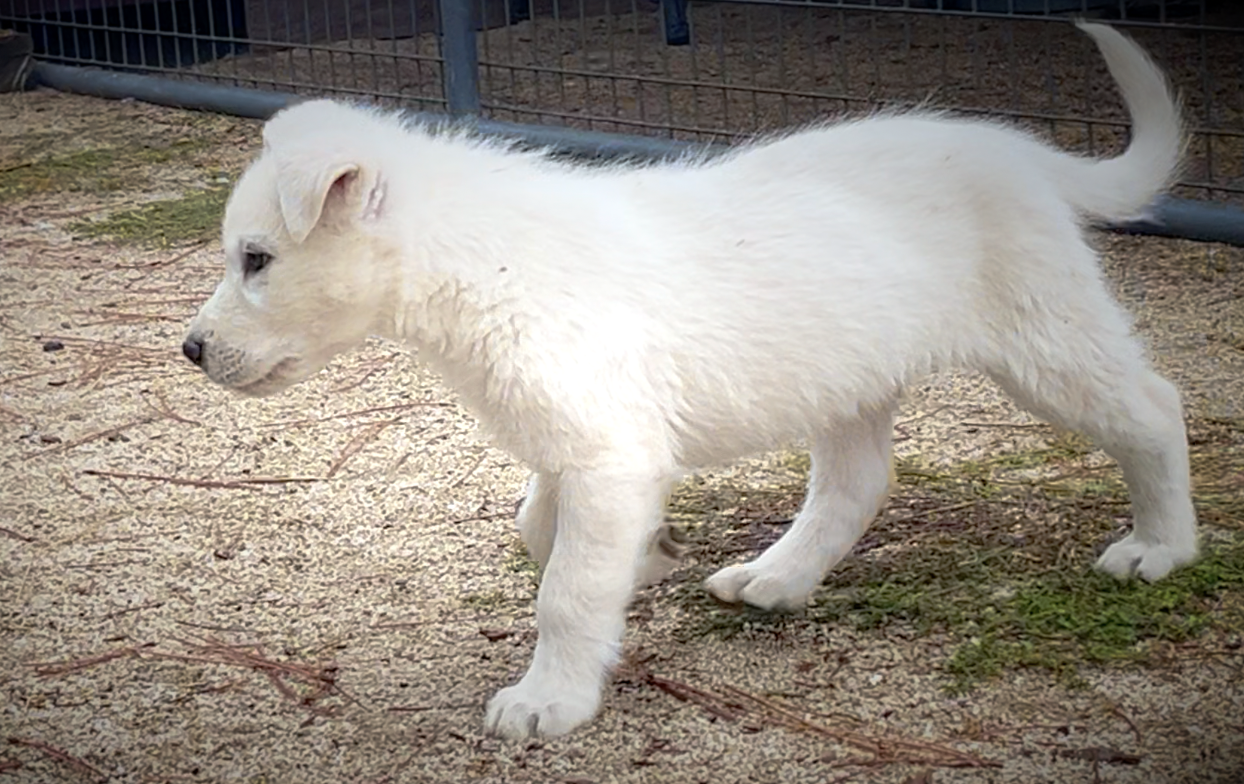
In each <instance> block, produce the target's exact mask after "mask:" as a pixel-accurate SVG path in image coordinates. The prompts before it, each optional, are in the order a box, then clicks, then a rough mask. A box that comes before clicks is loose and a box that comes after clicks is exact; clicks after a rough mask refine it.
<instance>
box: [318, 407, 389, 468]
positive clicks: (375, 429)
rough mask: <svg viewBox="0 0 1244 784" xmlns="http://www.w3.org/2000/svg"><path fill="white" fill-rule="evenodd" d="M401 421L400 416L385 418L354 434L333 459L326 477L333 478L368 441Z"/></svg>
mask: <svg viewBox="0 0 1244 784" xmlns="http://www.w3.org/2000/svg"><path fill="white" fill-rule="evenodd" d="M400 421H401V419H400V418H398V417H394V418H393V419H383V420H381V421H379V422H372V423H371V424H369V425H368V426H367V427H366V429H364V430H363V432H361V433H359V434H358V435H356V436H354V438H351V439H350V440H349V441H348V442H347V443H346V445H345V447H344V448H342V450H341V452H340V453H338V455H337V457H336V459H334V460H333V463H332V465H330V466H329V467H328V472H327V473H326V474H325V475H324V478H325V479H332V478H333V477H334V476H336V475H337V472H338V471H340V470H341V467H342V466H343V465H345V464H346V461H347V460H349V459H350V458H351V457H354V456H355V455H356V454H358V452H359V450H361V449H362V448H363V447H364V446H366V445H367V444H368V442H370V441H374V440H375V439H376V438H377V437H378V436H379V435H380V434H381V433H382V432H383V431H384V430H385V428H388V427H391V426H393V425H396V424H397V423H398V422H400Z"/></svg>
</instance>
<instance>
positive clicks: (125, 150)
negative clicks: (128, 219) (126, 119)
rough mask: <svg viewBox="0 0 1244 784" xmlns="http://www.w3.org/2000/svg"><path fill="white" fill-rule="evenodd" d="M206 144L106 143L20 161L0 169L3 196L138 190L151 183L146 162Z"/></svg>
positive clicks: (166, 158)
mask: <svg viewBox="0 0 1244 784" xmlns="http://www.w3.org/2000/svg"><path fill="white" fill-rule="evenodd" d="M205 146H206V141H205V140H202V139H179V140H176V141H174V142H172V143H170V144H168V145H164V146H150V145H141V144H140V145H135V146H133V147H103V148H96V149H88V150H80V151H77V152H72V153H67V154H64V155H55V156H49V157H46V158H40V159H37V160H24V161H18V162H16V163H13V164H9V165H7V166H5V167H4V168H3V169H0V199H5V200H9V199H18V198H23V197H28V196H32V195H37V194H41V193H110V192H117V191H125V190H137V189H140V188H143V187H145V186H147V185H149V184H150V183H151V177H150V174H149V170H148V169H147V166H149V165H152V164H160V163H167V162H169V161H173V160H178V159H180V158H184V157H186V156H188V155H191V154H193V153H197V152H198V151H199V150H201V149H203V148H204V147H205Z"/></svg>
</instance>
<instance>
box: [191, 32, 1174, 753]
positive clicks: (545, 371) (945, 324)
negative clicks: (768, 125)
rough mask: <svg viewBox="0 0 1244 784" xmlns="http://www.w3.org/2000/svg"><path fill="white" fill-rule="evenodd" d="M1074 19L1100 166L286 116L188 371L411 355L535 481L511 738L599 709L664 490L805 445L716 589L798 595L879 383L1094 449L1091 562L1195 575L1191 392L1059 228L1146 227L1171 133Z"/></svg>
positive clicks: (913, 136) (962, 128)
mask: <svg viewBox="0 0 1244 784" xmlns="http://www.w3.org/2000/svg"><path fill="white" fill-rule="evenodd" d="M1081 27H1082V29H1083V30H1084V31H1085V32H1086V33H1088V34H1089V35H1090V36H1091V37H1092V38H1093V39H1094V40H1095V41H1096V43H1097V45H1098V47H1099V48H1100V50H1101V52H1102V54H1103V55H1104V56H1105V59H1106V62H1107V63H1108V65H1109V68H1110V72H1111V73H1112V74H1113V76H1114V78H1115V79H1116V81H1117V82H1118V84H1119V87H1120V88H1121V91H1122V93H1123V96H1124V98H1125V100H1126V103H1127V106H1128V109H1129V110H1130V111H1131V113H1132V117H1133V121H1134V126H1135V127H1134V135H1133V138H1132V141H1131V145H1130V147H1129V148H1128V149H1127V151H1126V152H1125V153H1124V154H1123V155H1121V156H1120V157H1117V158H1114V159H1111V160H1092V159H1086V158H1080V157H1074V156H1071V155H1068V154H1065V153H1062V152H1059V151H1057V150H1054V149H1051V148H1050V147H1048V146H1045V145H1044V144H1042V143H1041V142H1039V141H1038V140H1036V139H1034V138H1032V137H1031V136H1028V135H1026V134H1024V133H1021V132H1019V131H1017V130H1014V129H1010V128H1006V127H1000V126H999V125H998V124H995V123H989V122H983V121H978V120H966V119H954V118H951V117H946V116H942V115H938V114H928V113H917V114H906V115H890V116H886V115H883V116H875V117H870V118H867V119H863V120H859V121H856V122H849V123H843V124H840V125H833V126H824V127H814V128H810V129H805V130H801V131H799V132H796V133H792V134H790V135H787V136H784V137H781V138H777V139H771V140H766V141H762V142H759V143H756V144H753V145H750V146H746V147H743V148H741V149H738V150H736V151H734V152H731V153H729V154H727V155H723V156H721V157H715V158H711V159H708V158H706V159H697V160H683V161H679V162H674V163H667V164H660V165H651V166H614V167H604V168H600V167H596V168H589V167H582V166H575V165H569V164H566V163H562V162H558V161H555V160H551V159H550V158H549V157H548V156H547V155H545V154H543V153H530V152H522V151H518V150H516V149H513V148H511V147H508V146H506V145H501V144H498V143H495V142H488V141H485V140H481V139H479V138H474V137H472V136H471V135H469V134H466V133H455V132H444V131H439V132H438V131H434V130H430V129H427V128H420V127H409V126H408V125H407V124H405V123H404V122H403V121H402V119H401V118H400V117H397V116H392V115H385V114H381V113H379V112H377V111H374V110H367V109H364V108H359V107H354V106H347V105H343V104H340V103H334V102H329V101H310V102H307V103H303V104H300V105H297V106H294V107H292V108H290V109H287V110H285V111H283V112H281V113H280V114H278V115H277V116H275V117H274V118H273V119H272V120H271V121H270V122H269V123H268V124H267V125H266V127H265V128H264V149H263V152H262V154H261V155H260V156H259V157H258V159H257V160H256V161H255V162H254V163H253V164H252V165H251V166H250V168H249V169H248V170H247V172H246V173H245V175H244V176H243V177H242V178H241V180H240V181H239V182H238V184H237V188H236V190H235V191H234V193H233V196H232V199H231V200H230V202H229V206H228V209H227V213H226V216H225V220H224V248H225V253H226V256H227V263H226V271H225V277H224V281H223V282H222V283H221V284H220V286H219V288H218V289H217V290H216V292H215V294H214V295H213V296H212V297H211V299H210V300H209V301H208V302H207V304H206V305H204V307H203V309H202V311H201V312H200V313H199V314H198V316H197V318H195V320H194V323H193V325H192V326H191V327H190V332H189V336H188V337H187V339H186V342H185V345H184V351H185V353H186V354H187V356H188V357H190V358H191V359H192V360H193V361H195V362H196V363H198V364H199V365H201V366H202V368H203V370H204V371H206V373H207V375H208V376H209V377H210V378H211V379H212V380H213V381H215V382H217V383H219V384H222V385H224V386H226V387H229V388H231V389H234V390H236V391H238V392H241V393H245V394H249V395H267V394H272V393H275V392H278V391H280V390H282V389H284V388H286V387H288V386H290V385H292V384H294V383H297V382H298V381H300V380H302V379H305V378H307V377H308V376H310V375H311V374H313V373H315V372H317V371H319V370H320V369H321V368H323V367H324V366H325V365H326V363H328V362H329V360H330V359H331V358H332V357H333V356H334V355H336V354H338V353H339V352H342V351H345V350H346V349H349V348H351V347H354V346H357V345H358V344H359V343H360V342H362V341H363V340H364V338H365V337H366V336H368V335H369V334H372V335H379V336H386V337H389V338H393V339H396V340H401V341H405V342H407V343H409V344H411V345H413V346H415V347H417V348H418V351H419V356H420V357H422V358H423V359H424V360H426V361H427V362H428V363H430V364H431V365H432V366H433V367H434V368H435V369H436V370H437V371H439V372H440V373H441V374H442V375H443V377H444V379H445V380H446V382H447V383H448V384H450V385H452V386H453V387H454V388H455V389H456V390H457V391H458V392H459V393H460V394H461V396H462V398H463V400H464V401H465V402H466V404H467V405H468V406H469V408H470V410H471V411H472V412H473V413H474V414H475V415H477V416H478V417H479V419H480V420H481V422H482V423H483V425H484V426H486V427H487V428H488V429H490V430H491V432H492V434H493V435H494V436H495V438H496V439H497V440H498V442H499V443H500V445H501V446H503V447H504V448H506V449H508V450H510V451H511V452H512V453H513V454H514V455H516V456H517V457H519V458H521V459H522V460H524V461H526V462H527V463H528V464H529V465H530V466H532V467H533V468H534V469H535V474H534V478H533V480H532V483H531V486H530V488H529V491H528V495H527V499H526V501H525V502H524V504H523V506H522V508H521V510H520V512H519V516H518V525H519V528H520V530H521V533H522V536H523V540H524V541H525V542H526V544H527V546H528V548H529V549H530V551H531V554H532V556H533V557H534V558H535V559H536V560H537V561H539V562H540V564H542V566H543V569H544V571H543V579H542V583H541V586H540V593H539V600H538V623H539V629H540V635H539V642H538V644H537V645H536V650H535V656H534V659H533V661H532V663H531V667H530V669H529V670H528V672H527V674H526V675H525V676H524V677H523V678H522V680H521V681H519V683H517V684H516V685H514V686H511V687H509V688H506V689H503V690H501V691H500V692H499V693H498V694H497V695H496V696H495V697H494V698H493V699H492V701H491V702H490V704H489V706H488V709H487V719H486V721H487V728H488V729H489V730H490V731H491V732H494V733H497V734H500V735H502V736H506V737H523V736H527V735H535V734H543V735H559V734H561V733H565V732H567V731H569V730H571V729H573V728H574V727H576V726H578V725H581V724H583V723H584V722H586V721H588V720H589V719H590V718H591V717H592V716H593V714H594V713H595V711H596V710H597V707H598V705H599V702H600V693H601V688H602V684H603V681H604V679H605V678H606V677H607V675H608V673H609V670H610V667H611V666H612V665H613V664H614V663H615V662H616V660H617V657H618V649H619V644H620V640H621V638H622V634H623V623H624V618H625V610H626V607H627V603H628V602H629V600H630V598H631V596H632V591H633V589H634V587H635V586H636V584H637V583H638V582H642V581H643V580H645V579H652V578H655V577H658V576H660V574H661V573H662V570H663V569H666V568H668V566H669V564H668V562H667V561H668V559H667V558H666V557H665V556H663V555H662V553H661V549H662V548H660V547H658V546H657V545H658V544H661V543H662V542H661V534H660V533H659V529H660V526H661V521H662V506H663V503H664V501H665V498H666V494H667V492H668V491H669V489H670V487H671V483H672V482H673V481H674V480H675V478H676V477H677V476H678V475H679V474H680V473H681V472H682V471H684V470H689V469H694V468H696V467H702V466H705V465H707V464H713V463H720V462H722V461H726V460H730V459H735V458H737V457H739V456H743V455H746V454H748V453H755V452H757V451H760V450H766V449H770V448H772V447H775V446H779V445H783V444H787V443H790V442H791V441H792V440H795V439H800V438H805V437H806V438H808V439H809V440H810V443H811V451H812V477H811V483H810V487H809V489H808V496H807V500H806V501H805V503H804V506H803V509H802V511H801V512H800V513H799V516H798V518H797V519H796V520H795V522H794V524H793V526H792V527H791V529H790V531H788V532H787V533H786V535H785V536H784V537H782V539H781V540H780V541H779V542H777V543H776V544H775V545H773V546H772V547H771V548H769V550H768V551H767V552H765V553H764V554H763V555H761V556H760V557H759V558H757V559H756V560H754V561H750V562H748V563H745V564H741V565H737V566H730V567H728V568H726V569H723V570H721V571H720V572H718V573H717V574H715V575H713V576H712V578H711V579H710V580H709V581H708V589H709V590H710V591H712V592H713V593H714V594H715V595H716V596H718V597H720V598H721V599H723V600H725V601H729V602H737V601H742V602H747V603H748V604H751V605H755V606H757V607H761V608H778V607H800V606H802V605H803V604H804V603H805V601H806V599H807V598H808V595H809V593H810V592H811V591H812V590H813V589H814V587H815V586H816V585H817V584H818V583H819V582H820V581H821V580H822V578H823V577H824V576H825V574H826V572H827V571H828V570H829V569H830V568H831V567H833V566H834V564H835V563H837V562H838V561H839V559H841V558H842V557H843V556H844V555H845V554H846V553H847V552H848V551H849V550H850V549H851V546H852V544H853V543H854V542H855V541H856V540H857V539H858V538H859V537H860V535H861V533H862V532H863V531H864V530H865V528H866V526H867V525H868V524H869V521H870V520H871V518H872V517H873V516H874V515H875V514H876V512H877V509H878V507H879V506H880V505H881V504H882V503H883V501H884V498H885V495H886V493H887V489H888V488H887V486H888V481H887V469H888V467H889V462H890V449H891V430H892V423H893V416H894V411H895V406H896V401H897V399H898V397H899V394H900V391H901V390H902V388H903V386H904V385H905V384H908V383H910V382H912V381H913V380H915V379H918V378H919V377H921V376H922V375H924V374H926V373H928V372H930V371H932V370H935V369H939V368H950V367H966V368H973V369H978V370H981V371H984V372H985V373H987V374H989V375H990V376H991V377H992V378H993V379H994V380H996V381H997V382H998V383H999V384H1000V385H1001V386H1002V387H1003V388H1005V389H1006V390H1007V392H1008V393H1009V394H1011V395H1012V396H1014V398H1015V400H1016V401H1018V403H1019V404H1020V405H1022V406H1023V407H1025V408H1026V409H1028V410H1029V411H1032V412H1033V413H1035V414H1037V415H1039V416H1041V417H1043V418H1045V419H1047V420H1049V421H1051V422H1055V423H1057V424H1059V425H1062V426H1064V427H1067V428H1071V429H1076V430H1080V431H1082V432H1085V433H1087V434H1088V435H1090V436H1092V437H1093V438H1094V439H1096V441H1097V443H1098V444H1100V445H1101V446H1102V447H1103V448H1104V449H1105V450H1106V451H1107V452H1108V453H1109V454H1110V455H1111V456H1113V457H1114V458H1115V459H1116V460H1117V461H1118V462H1119V464H1120V465H1121V466H1122V468H1123V473H1124V476H1125V478H1126V480H1127V484H1128V487H1129V489H1130V491H1131V498H1132V504H1133V510H1134V519H1135V526H1134V530H1133V532H1132V533H1131V534H1130V535H1129V536H1127V537H1126V538H1125V539H1123V540H1122V541H1120V542H1118V543H1116V544H1114V545H1113V546H1111V547H1110V548H1109V549H1108V550H1106V552H1105V554H1104V555H1103V556H1102V557H1101V560H1100V561H1099V564H1098V565H1099V567H1100V568H1101V569H1104V570H1105V571H1107V572H1109V573H1111V574H1114V575H1117V576H1119V577H1128V576H1130V575H1133V574H1138V575H1139V576H1141V577H1143V578H1145V579H1148V580H1156V579H1158V578H1160V577H1162V576H1163V575H1165V574H1166V573H1167V572H1169V571H1170V570H1171V569H1172V568H1174V567H1176V566H1179V565H1181V564H1185V563H1188V562H1189V561H1191V560H1192V559H1193V558H1194V557H1195V555H1196V552H1197V535H1196V525H1195V518H1194V514H1193V509H1192V503H1191V499H1190V489H1189V470H1188V456H1187V445H1186V438H1185V433H1184V425H1183V416H1182V410H1181V404H1180V398H1179V394H1178V393H1177V391H1176V390H1175V388H1174V387H1173V386H1172V385H1171V384H1170V383H1168V382H1167V381H1165V380H1163V379H1162V378H1161V377H1159V376H1158V375H1156V374H1155V373H1154V371H1153V370H1152V369H1151V367H1150V365H1149V364H1148V362H1147V361H1146V359H1145V357H1144V353H1143V350H1142V348H1141V346H1140V344H1139V343H1138V342H1137V341H1136V340H1135V339H1134V338H1133V337H1132V336H1131V334H1130V324H1129V319H1128V317H1127V315H1126V314H1125V313H1124V312H1123V311H1122V310H1121V308H1120V307H1119V305H1118V304H1116V302H1115V301H1114V300H1113V299H1112V298H1111V296H1110V294H1109V292H1108V290H1107V286H1106V283H1105V282H1104V280H1103V277H1102V274H1101V272H1100V270H1099V268H1098V263H1097V258H1096V255H1095V254H1094V252H1093V250H1092V249H1090V248H1089V246H1088V245H1087V244H1086V242H1085V239H1084V237H1083V236H1082V230H1081V222H1082V221H1083V220H1085V218H1086V217H1089V216H1093V217H1100V218H1111V219H1119V218H1125V217H1128V216H1131V215H1135V214H1136V213H1138V212H1139V211H1140V210H1141V208H1142V207H1143V206H1144V205H1146V204H1147V203H1148V202H1149V201H1150V200H1151V199H1152V198H1153V197H1154V196H1155V194H1157V193H1158V192H1159V191H1160V190H1161V189H1163V188H1164V187H1165V186H1166V185H1167V184H1168V183H1169V181H1170V180H1171V178H1172V177H1173V176H1174V174H1175V172H1176V169H1177V166H1178V162H1179V158H1180V154H1181V148H1182V144H1183V136H1182V133H1181V125H1180V117H1179V111H1178V108H1177V106H1176V103H1175V101H1174V100H1173V98H1172V96H1171V93H1170V91H1169V89H1168V87H1167V84H1166V81H1165V79H1164V78H1163V76H1162V74H1161V72H1160V71H1159V70H1158V69H1157V68H1156V66H1154V65H1153V63H1152V62H1151V61H1150V60H1149V59H1148V57H1147V56H1146V55H1145V54H1144V52H1142V51H1141V50H1140V49H1139V48H1138V47H1137V46H1136V45H1135V44H1134V43H1132V42H1131V41H1130V39H1128V38H1126V37H1124V36H1123V35H1121V34H1119V33H1118V32H1115V31H1114V30H1112V29H1111V28H1109V27H1106V26H1102V25H1097V24H1082V25H1081ZM666 549H668V548H666Z"/></svg>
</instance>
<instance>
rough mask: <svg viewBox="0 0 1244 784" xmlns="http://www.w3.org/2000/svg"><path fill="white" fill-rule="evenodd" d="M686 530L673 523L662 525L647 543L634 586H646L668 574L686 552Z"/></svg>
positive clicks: (654, 583) (676, 566)
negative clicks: (646, 549) (646, 551)
mask: <svg viewBox="0 0 1244 784" xmlns="http://www.w3.org/2000/svg"><path fill="white" fill-rule="evenodd" d="M688 541H689V540H688V537H687V532H686V531H684V530H683V529H681V528H679V527H677V526H673V525H663V526H661V528H660V529H659V530H658V531H657V533H656V535H655V536H654V537H653V538H652V542H651V543H650V544H649V545H648V553H647V555H646V556H645V558H644V563H643V565H641V566H640V568H639V574H638V576H637V577H636V579H635V587H636V588H646V587H647V586H649V585H656V584H657V583H659V582H661V581H662V580H664V579H665V578H666V577H669V576H670V573H671V572H673V571H674V570H675V569H677V568H678V564H679V562H681V561H682V557H683V555H685V554H686V552H687V547H689V544H688Z"/></svg>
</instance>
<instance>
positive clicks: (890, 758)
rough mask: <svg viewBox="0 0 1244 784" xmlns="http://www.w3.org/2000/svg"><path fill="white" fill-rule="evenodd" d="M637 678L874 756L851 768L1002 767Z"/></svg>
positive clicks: (743, 694)
mask: <svg viewBox="0 0 1244 784" xmlns="http://www.w3.org/2000/svg"><path fill="white" fill-rule="evenodd" d="M637 674H638V675H639V677H640V678H641V679H642V680H643V681H645V682H646V683H649V684H651V685H652V686H655V687H656V688H658V689H660V690H661V691H664V692H666V693H667V694H670V695H671V696H673V697H675V698H676V699H678V700H680V701H683V702H692V703H694V704H696V705H699V706H700V707H701V708H703V709H704V710H706V711H708V712H709V713H711V714H713V715H714V716H718V717H721V718H724V719H726V720H728V721H738V720H739V719H741V718H742V717H743V716H745V715H746V714H747V703H751V704H752V705H754V706H757V707H759V708H760V709H761V712H762V716H763V718H766V719H768V720H769V721H770V723H773V724H775V725H777V726H780V727H785V728H787V729H791V730H796V731H801V732H810V733H813V734H815V735H820V736H821V737H824V738H829V739H830V740H834V741H837V742H839V743H843V744H846V745H849V746H852V747H854V748H857V749H860V750H862V751H865V752H867V753H869V754H871V755H873V756H872V757H871V758H868V759H864V760H860V761H856V762H853V763H852V764H868V765H884V764H890V763H905V764H920V765H933V766H938V767H950V768H996V767H1001V763H998V762H994V761H991V760H986V759H982V758H980V757H977V756H976V755H973V754H968V753H967V752H962V751H959V750H958V749H955V748H951V747H949V746H943V745H939V744H935V743H928V742H925V741H918V740H910V739H906V738H892V737H887V738H871V737H869V736H867V735H864V734H863V733H860V732H855V731H853V730H843V729H836V728H833V727H828V726H825V725H823V724H819V723H817V722H813V721H809V720H808V719H806V718H804V717H803V716H802V715H800V714H799V712H797V711H795V710H792V709H791V708H788V707H786V706H784V705H781V704H779V703H777V702H774V701H773V700H770V699H767V698H765V697H761V696H758V695H755V694H751V693H750V692H747V691H744V690H743V689H740V688H737V687H735V686H730V685H724V686H722V689H723V690H724V691H725V692H726V693H727V694H728V695H730V697H733V698H734V699H730V698H729V697H726V696H722V695H720V694H715V693H713V692H710V691H707V690H705V689H700V688H697V687H694V686H691V685H689V684H686V683H680V682H678V681H674V680H670V679H669V678H662V677H660V676H658V675H654V674H653V673H651V672H649V671H648V670H646V669H644V668H642V667H640V668H638V670H637Z"/></svg>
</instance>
